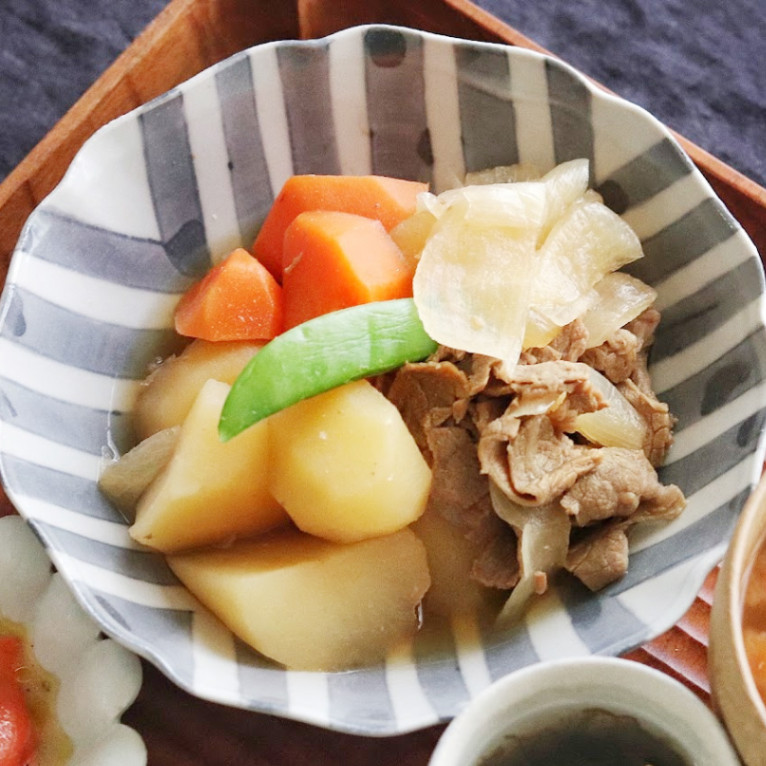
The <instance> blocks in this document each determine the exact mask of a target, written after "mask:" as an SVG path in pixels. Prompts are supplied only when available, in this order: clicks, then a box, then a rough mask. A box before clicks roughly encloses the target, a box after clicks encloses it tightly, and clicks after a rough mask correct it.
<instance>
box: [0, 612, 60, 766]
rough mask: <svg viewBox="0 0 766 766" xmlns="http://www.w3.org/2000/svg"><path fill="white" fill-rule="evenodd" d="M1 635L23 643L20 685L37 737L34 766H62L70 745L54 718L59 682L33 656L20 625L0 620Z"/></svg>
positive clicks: (24, 631) (56, 718) (27, 637)
mask: <svg viewBox="0 0 766 766" xmlns="http://www.w3.org/2000/svg"><path fill="white" fill-rule="evenodd" d="M0 635H3V636H17V637H18V638H20V639H21V640H22V641H23V643H24V667H23V668H22V669H21V670H20V672H19V681H20V683H21V688H22V690H23V692H24V699H25V701H26V703H27V710H29V715H30V718H31V719H32V724H33V726H34V730H35V733H36V736H37V760H36V761H35V764H36V766H62V765H63V764H65V763H67V762H68V761H69V759H70V758H71V757H72V753H73V747H72V742H71V740H70V739H69V737H68V736H67V735H66V733H65V732H64V730H63V729H62V728H61V725H60V724H59V721H58V717H57V716H56V698H57V696H58V689H59V685H60V684H59V679H58V678H57V677H56V676H55V675H53V673H49V672H48V671H47V670H45V668H43V667H42V666H41V665H40V664H39V663H38V662H37V660H36V658H35V656H34V648H33V647H32V646H31V644H30V641H29V636H28V635H27V630H26V628H25V627H24V626H23V625H20V624H19V623H16V622H12V621H11V620H6V619H5V618H4V617H0Z"/></svg>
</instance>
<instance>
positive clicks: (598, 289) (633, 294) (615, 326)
mask: <svg viewBox="0 0 766 766" xmlns="http://www.w3.org/2000/svg"><path fill="white" fill-rule="evenodd" d="M593 291H594V292H595V294H596V300H595V301H594V302H593V304H592V305H591V306H590V307H589V308H588V310H587V311H585V313H584V314H583V315H582V317H581V319H582V321H583V323H584V324H585V329H586V330H587V331H588V348H594V347H595V346H600V345H601V344H602V343H603V342H604V341H605V340H606V339H607V338H609V337H610V336H611V335H613V334H614V333H615V332H616V331H617V330H619V329H620V328H621V327H624V326H625V325H626V324H627V323H628V322H631V321H632V320H634V319H635V318H636V317H637V316H638V315H639V314H641V312H643V311H645V310H646V309H648V308H649V306H651V305H652V304H653V303H654V301H655V300H656V299H657V291H656V290H655V289H654V288H652V287H649V285H647V284H646V283H645V282H642V281H641V280H640V279H636V277H632V276H631V275H630V274H626V273H625V272H622V271H615V272H612V273H611V274H607V275H606V276H605V277H604V278H603V279H601V280H600V281H598V282H597V283H596V284H595V286H594V287H593Z"/></svg>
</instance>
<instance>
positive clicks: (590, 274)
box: [532, 197, 643, 327]
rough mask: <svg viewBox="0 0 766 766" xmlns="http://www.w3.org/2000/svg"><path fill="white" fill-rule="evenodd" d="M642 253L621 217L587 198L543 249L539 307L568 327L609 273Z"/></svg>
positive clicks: (537, 297)
mask: <svg viewBox="0 0 766 766" xmlns="http://www.w3.org/2000/svg"><path fill="white" fill-rule="evenodd" d="M642 255H643V252H642V249H641V242H640V241H639V239H638V237H637V236H636V234H635V232H634V231H633V230H632V229H631V228H630V226H629V225H628V224H627V223H625V221H623V220H622V218H620V216H618V215H617V214H616V213H614V212H612V211H611V210H610V209H609V208H608V207H606V205H604V204H602V203H601V202H599V201H598V200H595V199H592V198H590V197H583V198H581V199H580V200H578V201H577V202H576V203H575V204H573V205H571V206H570V207H569V208H568V209H567V211H566V212H565V213H564V215H563V216H562V217H561V218H560V219H559V220H558V221H557V222H556V224H555V225H554V226H553V228H552V229H551V232H550V234H549V235H548V237H547V238H546V239H545V242H544V243H543V245H542V247H541V248H540V251H539V256H540V259H541V262H540V276H539V278H538V280H537V283H536V286H535V291H534V293H533V298H532V300H533V305H535V306H537V307H538V308H539V310H540V312H541V313H543V314H545V315H546V316H547V317H548V318H549V319H551V320H552V321H553V322H555V323H556V324H558V325H561V326H562V327H563V326H564V325H566V324H569V322H571V321H573V320H574V319H576V318H577V316H578V315H579V313H580V312H581V310H582V306H581V305H580V304H579V302H578V299H579V298H581V297H582V296H584V295H585V294H586V293H587V292H588V291H589V290H590V289H591V288H592V287H593V286H594V285H595V284H596V283H597V282H598V281H599V280H600V279H602V278H603V277H604V276H605V275H606V274H609V273H610V272H612V271H615V270H617V269H619V268H620V267H621V266H624V265H625V264H627V263H630V262H631V261H635V260H636V259H638V258H641V257H642Z"/></svg>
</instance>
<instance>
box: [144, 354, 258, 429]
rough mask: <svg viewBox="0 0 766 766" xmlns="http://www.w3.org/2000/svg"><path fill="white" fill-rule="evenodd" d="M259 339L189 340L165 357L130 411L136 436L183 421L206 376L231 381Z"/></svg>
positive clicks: (244, 363)
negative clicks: (215, 341)
mask: <svg viewBox="0 0 766 766" xmlns="http://www.w3.org/2000/svg"><path fill="white" fill-rule="evenodd" d="M262 346H263V342H261V341H231V342H217V343H212V342H210V341H206V340H195V341H192V342H191V343H190V344H189V345H188V346H187V347H186V348H185V349H184V350H183V351H182V352H181V353H180V354H179V355H178V356H171V357H168V358H167V359H166V360H165V361H164V362H162V364H160V365H159V366H158V367H157V368H156V369H155V370H154V371H153V372H152V373H151V374H150V375H149V376H148V377H147V378H146V380H145V381H144V382H143V383H142V385H141V389H140V391H139V394H138V397H137V398H136V406H135V409H134V412H133V423H134V427H135V430H136V435H137V436H138V438H139V440H142V439H146V437H147V436H151V435H152V434H153V433H156V432H157V431H161V430H163V429H165V428H170V427H171V426H178V425H181V423H183V421H184V418H185V417H186V415H187V413H188V412H189V410H190V409H191V406H192V404H193V402H194V400H195V398H196V397H197V394H198V393H199V391H200V389H201V388H202V384H203V383H204V382H205V381H206V380H209V379H211V378H212V379H213V380H220V381H221V382H222V383H229V384H231V383H233V382H234V381H235V379H236V378H237V376H238V375H239V373H240V372H241V371H242V369H243V367H244V366H245V365H246V364H247V363H248V362H249V361H250V359H252V357H253V356H255V354H256V353H257V352H258V351H259V350H260V349H261V348H262Z"/></svg>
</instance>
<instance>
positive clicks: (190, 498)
mask: <svg viewBox="0 0 766 766" xmlns="http://www.w3.org/2000/svg"><path fill="white" fill-rule="evenodd" d="M228 392H229V386H228V385H227V384H226V383H221V382H219V381H217V380H208V381H207V383H205V385H204V386H203V387H202V390H201V391H200V393H199V395H198V396H197V399H196V400H195V402H194V405H193V406H192V408H191V410H190V411H189V414H188V416H187V417H186V420H184V422H183V425H182V426H181V433H180V435H179V437H178V443H177V445H176V448H175V450H174V452H173V456H172V457H171V459H170V462H169V463H168V464H167V466H166V467H165V468H164V470H163V471H162V472H161V473H160V475H159V476H158V477H157V478H156V479H155V480H154V481H153V482H152V484H151V485H150V486H149V488H148V489H147V490H146V492H145V493H144V494H143V496H142V497H141V499H140V500H139V501H138V505H137V508H136V521H135V523H134V524H133V526H132V527H131V528H130V534H131V535H132V537H133V538H134V539H135V540H137V541H138V542H141V543H144V544H145V545H148V546H151V547H153V548H156V549H157V550H160V551H164V552H166V553H167V552H170V551H177V550H182V549H185V548H192V547H195V546H199V545H207V544H211V543H217V542H221V541H225V540H228V539H230V538H231V537H233V536H238V535H246V534H248V535H249V534H255V533H259V532H264V531H266V530H268V529H270V528H272V527H274V526H276V525H278V524H282V523H285V522H286V521H287V516H286V514H285V512H284V511H283V510H282V508H281V507H280V505H279V503H277V501H276V500H275V499H274V497H273V496H272V495H271V493H270V492H269V490H268V487H267V480H266V474H267V468H268V435H269V431H268V426H267V424H266V422H265V421H264V422H262V423H258V424H256V425H255V426H253V427H252V428H249V429H248V430H247V431H245V432H243V433H241V434H240V435H239V436H237V437H235V438H234V439H231V440H230V441H228V442H226V443H222V442H221V441H220V440H219V438H218V418H219V416H220V414H221V408H222V407H223V402H224V400H225V399H226V395H227V394H228Z"/></svg>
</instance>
